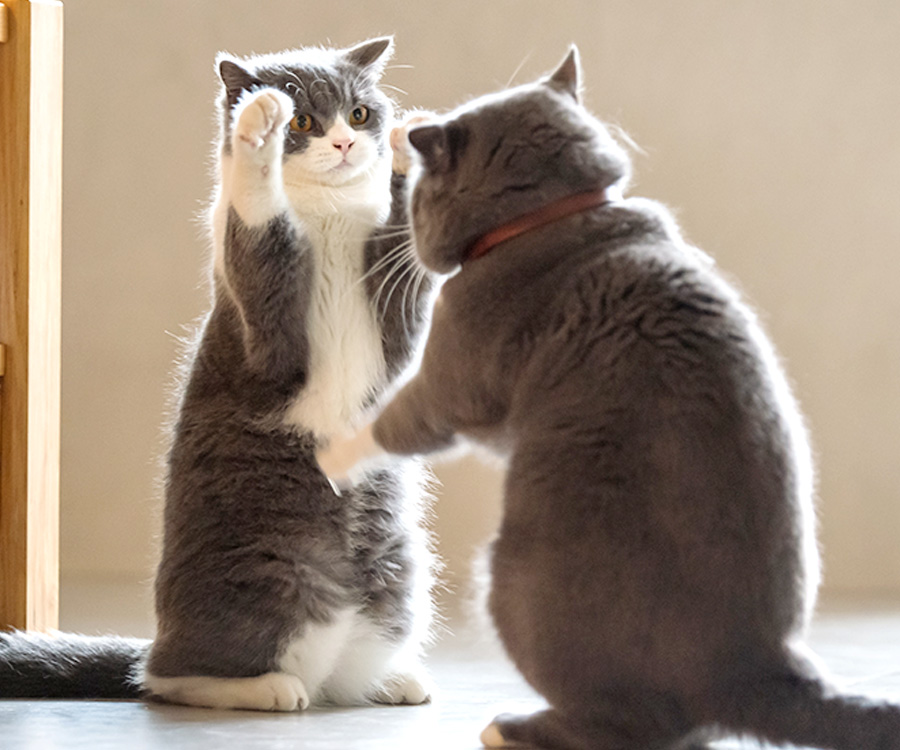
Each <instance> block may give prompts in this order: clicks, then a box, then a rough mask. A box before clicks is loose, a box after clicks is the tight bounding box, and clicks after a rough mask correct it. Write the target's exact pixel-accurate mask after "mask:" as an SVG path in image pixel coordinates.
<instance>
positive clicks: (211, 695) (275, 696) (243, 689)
mask: <svg viewBox="0 0 900 750" xmlns="http://www.w3.org/2000/svg"><path fill="white" fill-rule="evenodd" d="M144 683H145V685H146V687H147V689H148V690H150V692H152V693H153V694H154V695H156V696H158V697H159V698H162V699H163V700H165V701H168V702H170V703H181V704H184V705H187V706H202V707H205V708H228V709H245V710H251V711H297V710H300V711H303V710H305V709H307V708H309V694H308V693H307V691H306V686H305V685H304V684H303V681H302V680H301V679H300V678H299V677H297V676H296V675H291V674H285V673H284V672H268V673H266V674H262V675H259V676H258V677H199V676H198V677H155V676H153V675H151V674H147V675H145V678H144Z"/></svg>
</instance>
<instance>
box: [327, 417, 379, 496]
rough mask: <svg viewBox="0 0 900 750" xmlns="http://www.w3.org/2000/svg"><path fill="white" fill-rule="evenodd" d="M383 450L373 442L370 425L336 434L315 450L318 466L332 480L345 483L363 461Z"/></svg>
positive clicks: (368, 460)
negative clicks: (351, 431)
mask: <svg viewBox="0 0 900 750" xmlns="http://www.w3.org/2000/svg"><path fill="white" fill-rule="evenodd" d="M381 455H384V450H383V449H382V448H381V446H379V445H378V443H376V442H375V437H374V435H373V434H372V425H371V424H369V425H366V426H365V427H363V428H362V429H361V430H359V432H357V433H355V434H352V435H347V436H338V437H335V438H334V439H332V440H331V442H330V443H329V444H328V446H327V447H326V448H323V449H320V450H318V451H317V452H316V461H318V463H319V468H320V469H321V470H322V472H323V473H324V474H325V476H327V477H328V478H329V479H330V480H331V481H332V482H334V483H336V484H338V485H341V484H346V483H347V481H348V480H349V479H351V478H352V475H353V474H355V473H356V471H357V470H359V469H361V468H362V465H363V464H365V463H370V462H371V461H372V460H373V459H374V458H376V457H377V456H381Z"/></svg>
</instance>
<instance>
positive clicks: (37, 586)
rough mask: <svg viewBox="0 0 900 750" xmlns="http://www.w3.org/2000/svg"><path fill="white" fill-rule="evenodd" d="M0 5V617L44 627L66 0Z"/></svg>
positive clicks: (50, 544) (52, 574) (51, 607)
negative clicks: (1, 366)
mask: <svg viewBox="0 0 900 750" xmlns="http://www.w3.org/2000/svg"><path fill="white" fill-rule="evenodd" d="M3 5H4V6H5V8H6V11H5V34H6V41H2V42H0V343H2V344H4V345H5V370H4V374H3V376H2V400H3V407H2V409H3V411H2V421H0V628H4V627H6V628H8V627H17V628H29V629H38V630H46V629H49V628H55V627H57V623H58V613H59V414H60V411H59V408H60V256H61V194H62V189H61V188H62V41H63V23H62V19H63V5H62V3H61V2H58V1H57V0H30V1H28V0H4V3H3ZM0 14H2V13H0ZM2 23H3V22H2V20H0V25H2ZM2 33H3V31H2V29H0V35H2Z"/></svg>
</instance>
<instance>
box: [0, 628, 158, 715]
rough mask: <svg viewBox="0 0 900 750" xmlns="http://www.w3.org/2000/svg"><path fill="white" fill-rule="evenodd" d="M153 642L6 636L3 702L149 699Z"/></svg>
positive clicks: (2, 639)
mask: <svg viewBox="0 0 900 750" xmlns="http://www.w3.org/2000/svg"><path fill="white" fill-rule="evenodd" d="M150 643H151V641H148V640H142V639H138V638H118V637H114V636H83V635H72V634H70V633H55V634H53V635H44V634H42V633H32V632H22V631H14V632H11V633H0V698H114V699H115V698H118V699H122V700H125V699H134V698H140V697H142V696H143V695H145V694H146V691H145V690H144V689H143V688H142V687H141V682H140V672H141V664H142V662H143V659H144V657H145V656H146V654H147V651H148V649H149V648H150Z"/></svg>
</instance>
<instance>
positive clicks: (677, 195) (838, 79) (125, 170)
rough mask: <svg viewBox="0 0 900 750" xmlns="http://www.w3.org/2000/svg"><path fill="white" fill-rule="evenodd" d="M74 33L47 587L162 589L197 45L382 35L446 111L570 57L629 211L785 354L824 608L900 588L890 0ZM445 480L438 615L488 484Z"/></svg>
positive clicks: (237, 15) (126, 8) (235, 8)
mask: <svg viewBox="0 0 900 750" xmlns="http://www.w3.org/2000/svg"><path fill="white" fill-rule="evenodd" d="M66 32H67V36H66V80H65V85H66V94H65V134H64V137H65V165H64V166H65V172H64V181H65V184H64V189H65V194H64V257H63V262H64V265H63V294H64V297H63V432H62V441H63V442H62V553H61V554H62V573H63V582H64V586H65V585H66V582H75V581H84V580H98V581H109V582H111V583H112V582H119V583H122V582H125V583H127V582H146V581H149V580H150V578H151V576H152V571H153V567H154V562H155V559H156V544H157V542H156V540H157V535H158V529H159V515H160V506H161V501H160V496H159V490H158V480H159V474H160V452H161V447H162V432H161V425H162V424H163V421H164V413H165V409H166V405H167V403H168V400H169V397H168V391H169V389H170V385H171V382H172V376H171V373H172V370H173V360H174V358H175V356H176V354H177V351H178V344H177V341H176V338H177V337H178V336H182V335H184V333H185V331H186V330H187V328H189V326H190V324H191V321H193V320H194V319H196V318H197V317H198V316H199V315H200V314H201V313H202V311H203V310H204V308H205V305H206V299H207V298H206V290H205V278H206V276H205V268H206V262H207V254H208V243H207V239H206V235H205V232H204V230H203V227H202V225H201V224H200V223H199V222H198V221H197V216H198V215H199V214H200V213H201V212H202V209H203V206H204V203H205V201H206V200H207V196H208V194H209V191H210V187H211V184H212V183H211V177H210V174H209V167H210V164H211V161H210V146H209V144H210V140H211V138H212V137H213V134H214V124H213V114H212V112H213V101H214V98H215V96H216V92H217V80H216V77H215V74H214V69H213V59H214V56H215V53H216V52H217V51H218V50H220V49H226V50H229V51H231V52H234V53H238V54H246V53H251V52H265V51H272V50H277V49H282V48H285V47H293V46H303V45H308V44H329V43H331V44H334V45H336V46H346V45H350V44H353V43H355V42H357V41H360V40H363V39H366V38H369V37H372V36H376V35H381V34H388V33H390V34H395V35H396V44H397V53H396V57H395V63H396V65H397V67H393V68H392V69H391V70H389V71H388V76H387V78H386V82H388V83H390V84H391V85H393V86H396V87H398V88H400V89H403V90H404V91H405V92H406V93H404V94H397V97H398V100H399V101H400V103H401V104H402V105H405V106H409V107H413V106H418V107H425V108H431V109H436V110H443V109H448V108H450V107H452V106H454V105H456V104H459V103H462V102H464V101H465V100H467V99H468V98H470V97H472V96H474V95H478V94H482V93H486V92H489V91H492V90H496V89H498V88H502V87H504V86H505V85H507V83H508V82H509V81H510V80H511V79H514V80H515V82H523V81H526V80H529V79H532V78H534V77H536V76H537V75H539V74H542V73H544V72H546V71H547V70H549V69H552V68H553V67H554V66H555V65H556V64H557V63H558V62H559V61H560V60H561V59H562V57H563V56H564V54H565V53H566V50H567V48H568V46H569V44H570V43H572V42H575V43H577V44H578V45H579V47H580V50H581V53H582V59H583V64H584V72H585V78H586V102H587V104H588V106H589V107H590V108H591V109H592V110H593V111H594V112H595V113H597V114H598V115H600V116H601V117H602V118H604V119H608V120H611V121H613V122H615V123H617V124H619V125H621V126H622V127H623V128H624V129H625V130H626V131H627V132H628V133H630V135H631V136H632V137H633V138H634V140H635V141H636V142H637V143H638V144H639V145H640V146H641V147H642V149H643V150H644V153H643V154H638V155H636V182H635V185H634V187H633V189H632V193H633V194H641V195H646V196H648V197H652V198H656V199H659V200H662V201H663V202H665V203H667V204H669V205H670V206H672V207H673V208H674V209H675V210H676V212H677V215H678V217H679V220H680V222H681V224H682V226H683V229H684V231H685V233H686V234H687V236H688V237H689V239H690V240H692V241H693V242H694V243H696V244H698V245H699V246H701V247H703V248H704V249H705V250H707V251H708V252H709V253H711V254H712V255H713V256H714V257H715V258H716V259H717V261H718V263H719V265H720V267H721V268H722V270H723V271H724V272H725V273H726V274H728V275H729V276H730V277H731V278H732V279H734V280H736V281H737V282H738V284H739V286H740V287H741V288H742V289H743V291H744V292H745V294H746V295H747V296H748V298H749V299H750V300H751V301H752V303H753V304H754V305H755V306H756V307H757V309H758V310H759V311H760V313H761V316H762V319H763V321H764V323H765V325H766V327H767V329H768V331H769V332H770V334H771V336H772V338H773V339H774V341H775V344H776V347H777V348H778V350H779V352H780V354H781V356H782V359H783V360H784V362H785V364H786V367H787V370H788V373H789V375H790V378H791V381H792V382H793V383H794V385H795V390H796V393H797V395H798V397H799V400H800V402H801V404H802V406H803V408H804V411H805V413H806V415H807V420H808V424H809V426H810V429H811V432H812V436H813V443H814V446H815V450H816V455H817V463H818V466H819V484H818V492H819V498H820V502H819V507H820V522H821V540H822V544H823V549H824V557H825V574H826V578H825V581H826V584H825V585H826V592H827V593H830V594H834V595H839V594H840V595H848V594H852V595H859V596H876V595H878V596H884V595H888V596H894V597H898V596H900V545H898V533H900V501H898V492H900V460H898V455H897V454H898V446H900V327H898V320H900V294H898V293H897V279H898V277H900V45H898V44H897V39H898V37H900V5H898V3H897V2H896V0H853V2H849V1H848V0H844V1H843V2H834V1H832V0H790V1H789V2H784V0H755V1H752V2H751V1H743V0H736V1H735V0H733V1H728V2H726V0H684V2H679V3H669V2H664V1H663V0H658V1H657V2H650V1H649V0H614V1H610V2H603V1H597V0H594V1H592V2H587V1H585V2H576V1H574V0H555V2H552V3H546V2H532V1H530V0H529V1H524V0H523V1H522V2H516V1H515V0H462V1H460V2H434V1H433V0H420V1H419V2H409V0H404V1H403V2H387V1H386V0H371V1H369V2H366V3H360V2H348V1H345V0H328V1H327V2H323V1H322V0H307V2H298V0H264V1H262V2H252V3H250V2H240V1H238V0H178V1H176V0H155V1H154V2H134V1H132V0H127V1H123V0H70V1H69V2H66ZM407 66H411V67H407ZM438 473H439V475H440V477H441V478H442V480H443V482H444V485H443V489H442V490H441V491H440V493H439V500H438V503H437V505H436V506H435V519H434V529H435V531H436V533H437V535H438V538H439V548H440V551H441V553H442V554H443V556H444V558H445V560H446V561H447V571H446V573H445V580H446V582H447V583H448V584H449V585H450V586H451V588H453V589H454V590H455V591H456V592H457V593H456V594H455V595H454V594H451V595H449V596H448V597H447V598H448V601H450V602H456V601H458V600H459V599H460V598H461V595H462V594H463V593H464V592H465V591H466V590H467V588H468V584H467V581H468V577H469V569H470V565H471V560H472V558H473V554H474V552H475V550H476V549H477V548H478V547H479V546H480V545H482V544H483V543H484V542H485V541H486V540H487V539H488V538H489V536H490V534H491V530H492V529H493V528H494V526H495V525H496V523H497V519H498V517H499V512H500V511H499V498H500V488H501V478H500V476H499V474H498V473H497V472H496V471H495V470H493V469H491V468H488V467H485V466H482V465H480V464H479V463H477V462H475V461H473V460H472V459H466V460H464V461H462V462H461V463H457V464H453V465H446V466H441V467H439V468H438ZM548 501H549V502H552V499H548Z"/></svg>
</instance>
